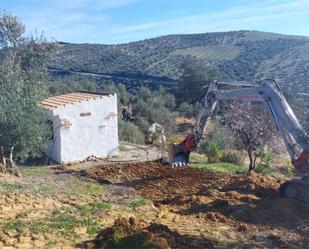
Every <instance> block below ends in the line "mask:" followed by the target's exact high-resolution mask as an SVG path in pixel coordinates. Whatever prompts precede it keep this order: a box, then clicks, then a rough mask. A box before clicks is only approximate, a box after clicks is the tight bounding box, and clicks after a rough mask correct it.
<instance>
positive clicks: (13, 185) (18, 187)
mask: <svg viewBox="0 0 309 249" xmlns="http://www.w3.org/2000/svg"><path fill="white" fill-rule="evenodd" d="M28 187H29V185H27V184H22V183H3V184H0V188H2V189H5V190H9V191H18V190H23V189H26V188H28Z"/></svg>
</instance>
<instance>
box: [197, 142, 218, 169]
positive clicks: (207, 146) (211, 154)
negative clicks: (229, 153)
mask: <svg viewBox="0 0 309 249" xmlns="http://www.w3.org/2000/svg"><path fill="white" fill-rule="evenodd" d="M199 151H200V153H202V154H204V155H205V156H206V157H207V161H208V162H209V163H212V162H218V161H219V159H220V157H221V156H222V149H221V146H220V144H219V143H218V141H217V140H214V139H213V140H210V141H206V140H204V141H202V142H201V144H200V147H199Z"/></svg>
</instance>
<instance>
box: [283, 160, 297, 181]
mask: <svg viewBox="0 0 309 249" xmlns="http://www.w3.org/2000/svg"><path fill="white" fill-rule="evenodd" d="M285 168H286V170H287V173H288V176H290V177H294V176H295V175H296V170H295V168H294V166H293V165H292V163H291V161H286V163H285Z"/></svg>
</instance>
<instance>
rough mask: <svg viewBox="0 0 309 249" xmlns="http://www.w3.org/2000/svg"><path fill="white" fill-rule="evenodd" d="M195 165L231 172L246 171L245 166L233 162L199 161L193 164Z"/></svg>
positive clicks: (206, 168)
mask: <svg viewBox="0 0 309 249" xmlns="http://www.w3.org/2000/svg"><path fill="white" fill-rule="evenodd" d="M193 166H195V167H198V168H201V169H205V170H209V171H213V172H224V173H230V174H235V173H244V172H246V169H245V168H244V167H242V166H239V165H236V164H231V163H197V164H193Z"/></svg>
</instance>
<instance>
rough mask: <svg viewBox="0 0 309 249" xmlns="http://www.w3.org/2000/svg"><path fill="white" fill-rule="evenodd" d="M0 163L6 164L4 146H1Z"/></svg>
mask: <svg viewBox="0 0 309 249" xmlns="http://www.w3.org/2000/svg"><path fill="white" fill-rule="evenodd" d="M0 164H3V165H4V166H5V165H6V162H5V157H4V150H3V146H1V147H0Z"/></svg>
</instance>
